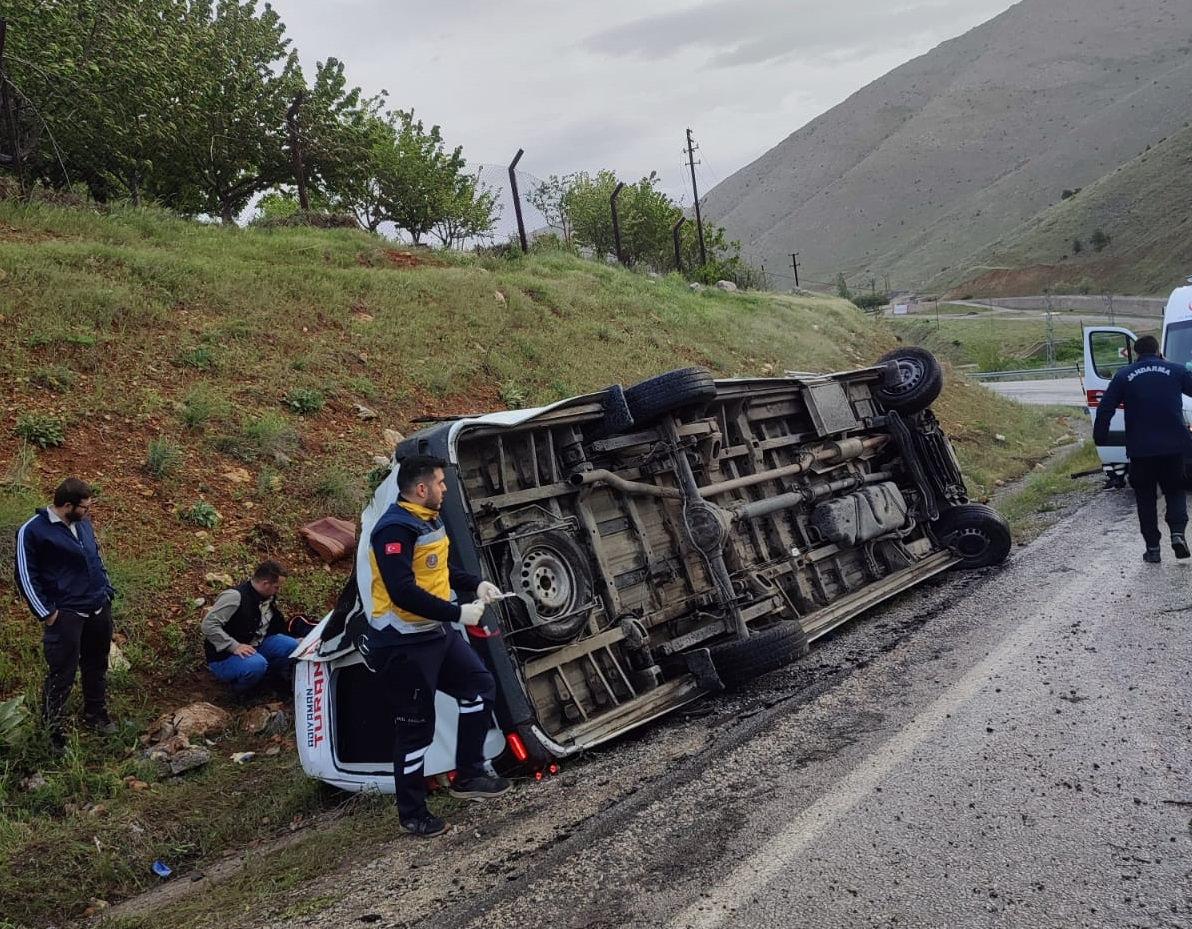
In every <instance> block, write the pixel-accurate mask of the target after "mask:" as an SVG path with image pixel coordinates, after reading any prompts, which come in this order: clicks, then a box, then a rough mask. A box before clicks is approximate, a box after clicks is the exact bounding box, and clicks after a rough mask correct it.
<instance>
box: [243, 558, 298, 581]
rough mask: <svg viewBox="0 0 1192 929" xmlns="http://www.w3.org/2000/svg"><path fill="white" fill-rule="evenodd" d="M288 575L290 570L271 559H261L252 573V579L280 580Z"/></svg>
mask: <svg viewBox="0 0 1192 929" xmlns="http://www.w3.org/2000/svg"><path fill="white" fill-rule="evenodd" d="M289 576H290V572H289V571H287V570H286V569H285V568H283V567H282V566H281V565H280V564H278V563H277V562H276V561H273V560H270V561H262V562H261V563H260V564H259V565H257V569H256V570H255V571H253V573H252V579H253V580H254V581H280V580H281V579H282V578H283V577H289Z"/></svg>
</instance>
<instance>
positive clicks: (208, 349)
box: [177, 344, 217, 371]
mask: <svg viewBox="0 0 1192 929" xmlns="http://www.w3.org/2000/svg"><path fill="white" fill-rule="evenodd" d="M177 361H178V364H180V365H186V366H187V367H190V368H198V369H199V370H200V371H210V370H212V369H214V368H215V365H216V363H217V359H216V357H215V349H214V348H213V347H212V346H210V345H206V344H203V345H196V346H195V347H194V348H192V349H189V350H187V351H185V352H181V353H180V354H179V355H178V358H177Z"/></svg>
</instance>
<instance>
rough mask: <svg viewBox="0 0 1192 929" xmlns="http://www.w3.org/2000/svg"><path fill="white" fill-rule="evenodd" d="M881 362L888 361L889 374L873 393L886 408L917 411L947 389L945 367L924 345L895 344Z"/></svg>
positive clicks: (925, 407)
mask: <svg viewBox="0 0 1192 929" xmlns="http://www.w3.org/2000/svg"><path fill="white" fill-rule="evenodd" d="M878 364H887V369H888V371H889V374H888V376H887V377H885V378H883V380H882V383H881V384H879V385H878V387H877V388H876V389H875V390H874V395H875V396H876V397H877V400H878V402H879V403H881V405H882V406H884V407H885V408H886V409H887V410H897V411H898V412H899V413H908V414H909V413H918V412H919V411H920V410H925V409H927V408H928V407H929V406H931V404H932V403H933V402H935V398H936V397H938V396H939V395H940V391H941V390H943V389H944V369H943V368H941V367H940V363H939V362H938V361H936V360H935V355H933V354H931V352H929V351H927V349H925V348H916V347H914V346H907V347H905V348H896V349H894V351H892V352H886V354H884V355H882V357H881V358H879V359H878Z"/></svg>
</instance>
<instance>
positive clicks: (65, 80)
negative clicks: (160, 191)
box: [4, 0, 194, 202]
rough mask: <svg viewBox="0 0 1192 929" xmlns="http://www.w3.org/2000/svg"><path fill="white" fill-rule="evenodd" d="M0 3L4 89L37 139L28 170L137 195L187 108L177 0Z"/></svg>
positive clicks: (173, 147)
mask: <svg viewBox="0 0 1192 929" xmlns="http://www.w3.org/2000/svg"><path fill="white" fill-rule="evenodd" d="M4 12H5V15H6V16H7V17H8V21H9V27H10V28H9V34H8V49H7V53H6V59H7V60H8V63H9V71H10V76H11V78H12V80H13V82H14V90H13V94H12V96H13V99H14V100H15V101H16V102H17V103H18V104H19V106H20V109H21V111H22V112H21V122H22V124H24V125H26V126H28V127H30V128H31V129H32V130H33V131H32V135H33V136H34V137H35V141H36V143H37V149H38V150H37V151H36V153H34V152H30V158H29V159H28V160H29V162H30V168H31V173H32V175H33V177H34V178H36V179H37V180H41V181H43V182H46V183H51V184H58V185H63V184H66V183H68V182H69V181H71V180H82V181H84V182H85V183H86V184H87V187H88V189H89V190H90V192H91V194H92V196H94V197H96V198H97V199H100V200H104V199H108V198H109V197H111V196H117V195H127V196H129V197H130V198H131V199H132V200H133V201H134V202H140V199H141V196H142V192H143V191H144V190H145V188H146V187H147V186H148V184H149V183H150V182H151V180H152V178H153V176H154V174H155V172H157V171H159V170H160V168H161V166H163V165H166V164H168V163H170V162H171V161H172V159H173V157H174V155H175V154H176V152H177V141H176V137H177V135H178V129H179V125H180V124H181V123H182V122H184V121H185V120H186V119H187V118H189V117H190V116H192V115H193V113H194V110H193V106H192V101H191V100H190V99H189V97H188V96H187V93H186V91H187V88H188V86H189V83H190V81H191V78H192V75H191V74H190V73H189V70H188V66H189V60H188V45H187V41H186V30H185V23H186V19H187V16H188V4H187V2H186V0H141V2H138V3H134V4H113V3H105V2H103V0H77V2H74V3H69V4H68V3H46V2H37V0H13V2H11V3H10V4H7V5H6V9H5V11H4ZM43 130H44V131H43Z"/></svg>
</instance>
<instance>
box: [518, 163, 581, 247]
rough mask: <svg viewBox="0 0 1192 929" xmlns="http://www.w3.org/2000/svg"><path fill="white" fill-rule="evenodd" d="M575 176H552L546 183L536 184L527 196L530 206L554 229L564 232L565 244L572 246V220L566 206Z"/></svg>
mask: <svg viewBox="0 0 1192 929" xmlns="http://www.w3.org/2000/svg"><path fill="white" fill-rule="evenodd" d="M575 177H576V176H575V175H574V174H564V175H563V176H562V177H560V176H559V175H557V174H552V175H551V176H550V177H548V178H547V179H546V180H545V181H542V182H540V183H538V184H535V185H534V186H533V187H531V188H530V190H529V192H528V193H527V194H526V200H527V201H528V202H529V204H530V205H531V206H532V207H534V208H535V209H536V210H538V212H539V213H541V214H542V216H543V218H544V219H545V220H546V222H547V225H549V226H550V227H551V228H552V229H560V230H562V232H563V242H564V243H565V244H567V245H570V244H571V219H570V217H569V216H568V215H567V209H566V205H565V201H566V197H567V194H568V192H569V191H570V190H571V187H572V184H573V183H574V181H575Z"/></svg>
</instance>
